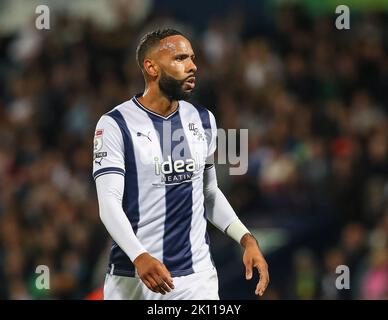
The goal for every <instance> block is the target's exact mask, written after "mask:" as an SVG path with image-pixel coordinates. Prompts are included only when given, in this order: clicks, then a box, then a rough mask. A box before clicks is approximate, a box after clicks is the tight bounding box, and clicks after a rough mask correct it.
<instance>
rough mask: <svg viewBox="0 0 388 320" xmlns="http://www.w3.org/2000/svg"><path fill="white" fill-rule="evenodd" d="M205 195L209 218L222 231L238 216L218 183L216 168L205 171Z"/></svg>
mask: <svg viewBox="0 0 388 320" xmlns="http://www.w3.org/2000/svg"><path fill="white" fill-rule="evenodd" d="M203 181H204V188H203V192H204V196H205V207H206V215H207V218H208V220H209V221H210V222H211V223H212V224H213V225H214V226H216V227H217V228H218V229H220V230H221V231H222V232H225V230H226V229H227V228H228V226H229V225H230V224H231V223H232V222H233V221H236V220H238V217H237V215H236V213H235V211H234V210H233V208H232V206H231V205H230V203H229V201H228V200H227V199H226V198H225V196H224V194H223V193H222V191H221V190H220V189H219V188H218V185H217V175H216V169H215V168H214V166H213V167H211V168H210V169H207V170H205V172H204V178H203Z"/></svg>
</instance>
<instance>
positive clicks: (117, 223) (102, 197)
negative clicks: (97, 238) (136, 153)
mask: <svg viewBox="0 0 388 320" xmlns="http://www.w3.org/2000/svg"><path fill="white" fill-rule="evenodd" d="M96 188H97V196H98V204H99V208H100V218H101V221H102V222H103V223H104V225H105V227H106V229H107V230H108V232H109V234H110V235H111V237H112V238H113V240H114V241H115V242H116V243H117V244H118V245H119V246H120V248H121V249H122V250H124V252H125V253H126V254H127V256H128V257H129V258H130V259H131V261H134V260H135V259H136V258H137V257H138V256H139V255H140V254H142V253H144V252H146V250H145V248H144V247H143V245H142V244H141V243H140V241H139V240H138V239H137V237H136V235H135V233H134V232H133V229H132V226H131V224H130V222H129V220H128V218H127V216H126V215H125V213H124V211H123V208H122V198H123V191H124V177H123V176H122V175H120V174H106V175H102V176H100V177H98V178H97V179H96Z"/></svg>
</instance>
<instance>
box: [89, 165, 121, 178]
mask: <svg viewBox="0 0 388 320" xmlns="http://www.w3.org/2000/svg"><path fill="white" fill-rule="evenodd" d="M108 172H109V173H110V172H115V173H116V172H117V173H122V174H125V171H124V170H123V169H121V168H116V167H106V168H102V169H99V170H97V171H95V172H94V173H93V178H94V179H96V177H97V176H99V175H100V174H101V173H108Z"/></svg>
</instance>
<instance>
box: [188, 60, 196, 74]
mask: <svg viewBox="0 0 388 320" xmlns="http://www.w3.org/2000/svg"><path fill="white" fill-rule="evenodd" d="M196 71H197V66H196V65H195V63H194V61H193V60H191V63H190V66H189V72H190V73H194V72H196Z"/></svg>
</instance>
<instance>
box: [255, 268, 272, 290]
mask: <svg viewBox="0 0 388 320" xmlns="http://www.w3.org/2000/svg"><path fill="white" fill-rule="evenodd" d="M256 268H257V269H258V271H259V274H260V280H259V283H258V284H257V286H256V291H255V293H256V294H257V295H260V296H262V295H263V294H264V291H265V290H266V289H267V286H268V284H269V275H268V271H267V269H265V268H262V269H260V267H259V266H257V267H256Z"/></svg>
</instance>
